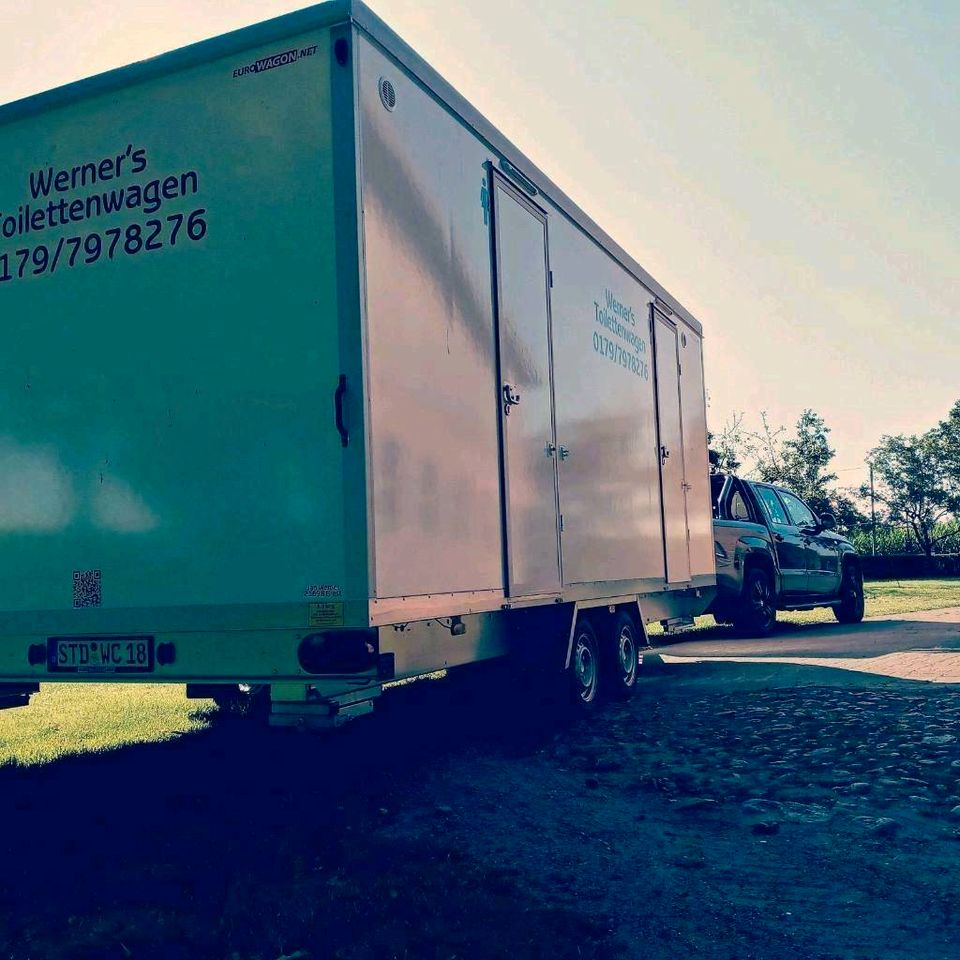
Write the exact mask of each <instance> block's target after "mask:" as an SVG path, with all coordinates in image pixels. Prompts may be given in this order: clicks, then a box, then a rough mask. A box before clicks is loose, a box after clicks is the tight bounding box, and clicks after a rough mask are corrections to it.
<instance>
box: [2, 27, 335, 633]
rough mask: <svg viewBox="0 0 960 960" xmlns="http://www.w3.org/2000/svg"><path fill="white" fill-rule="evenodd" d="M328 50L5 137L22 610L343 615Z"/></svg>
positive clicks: (6, 531)
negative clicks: (318, 606) (254, 606)
mask: <svg viewBox="0 0 960 960" xmlns="http://www.w3.org/2000/svg"><path fill="white" fill-rule="evenodd" d="M329 39H330V33H329V29H315V30H312V31H308V32H306V33H303V34H299V35H293V36H290V37H288V38H286V40H285V41H284V43H283V45H282V46H280V48H279V49H278V45H277V40H276V39H271V40H270V41H269V42H267V43H261V44H260V45H259V46H252V47H249V48H247V49H245V50H234V51H233V52H231V53H230V54H229V55H226V56H224V55H220V56H219V57H218V58H215V59H212V60H210V61H207V62H199V63H197V62H191V64H190V65H187V66H184V67H182V68H181V69H175V70H172V71H168V72H164V73H162V74H159V75H153V74H151V75H149V76H143V75H141V74H139V73H136V72H134V73H132V74H130V75H131V76H132V77H135V78H138V79H137V81H136V82H132V83H130V84H128V85H126V86H124V85H122V84H120V79H122V76H125V75H121V76H120V78H119V79H118V81H117V82H118V84H120V85H116V86H115V87H114V88H113V89H111V90H110V92H96V87H91V88H90V89H92V90H94V92H93V93H92V94H91V95H90V96H88V97H83V96H82V95H80V96H79V98H78V99H77V98H72V99H65V100H64V101H63V102H62V103H61V104H60V105H54V106H51V107H50V109H47V110H45V111H41V112H34V113H31V112H23V113H21V114H20V115H18V114H17V113H13V114H12V115H8V116H12V119H10V120H9V122H6V123H4V124H2V125H0V156H2V157H3V163H2V165H0V210H2V211H4V218H5V219H4V221H3V222H4V227H3V231H2V235H0V318H2V325H3V337H4V348H3V350H2V352H0V610H4V611H15V610H34V611H44V610H47V611H49V610H54V611H57V610H72V609H73V608H74V607H90V608H92V609H102V610H107V609H122V608H126V609H134V608H141V609H156V608H159V607H166V606H170V605H178V606H183V605H196V606H198V607H199V606H201V605H217V604H219V605H224V604H233V603H283V602H292V601H295V600H297V599H302V600H304V602H306V599H307V598H309V597H310V596H316V597H318V598H320V597H324V596H328V595H332V594H336V592H337V591H342V590H343V589H344V587H345V582H344V581H345V565H344V564H345V561H344V553H345V551H344V543H345V540H346V536H345V531H344V519H343V518H344V511H343V487H344V482H343V467H342V455H343V454H342V447H341V442H340V439H339V436H338V433H337V430H336V427H335V425H334V404H333V399H334V389H335V387H336V385H337V380H338V376H339V374H340V372H341V368H340V357H339V341H338V338H339V333H338V313H337V303H338V285H337V276H336V258H335V255H334V246H335V224H336V219H335V216H334V205H333V188H332V178H333V170H332V168H333V163H332V153H333V132H332V126H331V90H330V43H329ZM294 50H295V51H296V53H297V55H296V57H294V56H293V55H292V51H294ZM283 51H287V54H285V55H282V56H281V54H282V53H283ZM261 62H262V63H263V64H264V65H265V68H264V69H258V68H257V67H256V65H257V64H258V63H261ZM28 207H29V212H28V210H27V208H28ZM21 212H22V215H23V216H22V222H20V213H21ZM11 215H12V216H13V220H12V221H9V218H10V216H11ZM8 221H9V222H8ZM28 228H29V229H28ZM18 251H26V253H25V254H23V253H18ZM94 629H96V628H95V627H94Z"/></svg>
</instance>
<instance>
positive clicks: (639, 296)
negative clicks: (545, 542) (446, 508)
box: [550, 216, 663, 584]
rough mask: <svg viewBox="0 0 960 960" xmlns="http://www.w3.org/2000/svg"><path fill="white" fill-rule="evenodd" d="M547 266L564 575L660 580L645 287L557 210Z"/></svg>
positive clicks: (577, 579)
mask: <svg viewBox="0 0 960 960" xmlns="http://www.w3.org/2000/svg"><path fill="white" fill-rule="evenodd" d="M550 265H551V268H552V270H553V290H552V292H551V294H552V299H551V306H552V312H553V356H554V381H555V384H556V413H557V443H558V445H559V447H560V451H559V452H560V456H561V459H560V464H559V475H560V481H559V482H560V511H561V514H562V516H563V532H562V534H561V542H562V551H563V573H564V582H565V583H566V584H571V583H585V582H594V581H602V580H627V579H634V578H636V579H644V578H660V579H662V578H663V546H662V534H661V528H660V480H659V473H658V461H657V452H656V451H657V433H656V411H655V400H654V385H653V358H652V352H653V351H652V348H651V346H650V343H649V327H648V321H647V316H648V313H649V304H650V302H651V300H652V294H650V293H649V292H648V291H647V290H646V289H645V288H644V287H642V286H641V285H640V284H639V283H637V281H636V280H635V279H634V278H633V277H632V276H631V275H630V274H629V273H628V272H627V271H626V270H624V269H623V267H621V266H620V265H619V264H618V263H617V262H616V261H615V260H614V259H613V258H612V257H610V256H609V255H608V254H607V253H606V252H605V251H604V250H603V249H602V248H601V247H599V246H598V245H597V244H595V243H594V242H593V241H592V240H591V239H590V238H589V237H587V236H586V235H585V234H584V233H582V232H581V231H580V230H578V229H577V228H576V227H574V226H573V225H572V224H571V223H569V221H567V220H566V219H564V218H562V217H559V216H558V217H555V218H551V221H550Z"/></svg>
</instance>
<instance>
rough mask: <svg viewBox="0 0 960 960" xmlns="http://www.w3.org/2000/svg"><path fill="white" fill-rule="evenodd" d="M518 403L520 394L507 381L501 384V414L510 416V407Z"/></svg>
mask: <svg viewBox="0 0 960 960" xmlns="http://www.w3.org/2000/svg"><path fill="white" fill-rule="evenodd" d="M519 403H520V394H519V393H517V391H516V390H514V389H513V387H511V386H510V384H509V383H505V384H504V385H503V415H504V416H505V417H509V416H510V408H511V407H516V406H517V405H518V404H519Z"/></svg>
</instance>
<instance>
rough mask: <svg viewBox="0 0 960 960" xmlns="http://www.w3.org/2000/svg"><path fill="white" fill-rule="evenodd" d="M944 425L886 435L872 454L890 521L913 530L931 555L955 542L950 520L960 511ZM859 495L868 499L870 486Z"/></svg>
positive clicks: (878, 493)
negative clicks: (912, 433)
mask: <svg viewBox="0 0 960 960" xmlns="http://www.w3.org/2000/svg"><path fill="white" fill-rule="evenodd" d="M955 409H956V408H955ZM958 413H960V411H958ZM942 427H943V425H942V424H941V425H940V427H935V428H934V429H933V430H930V431H928V432H927V433H924V434H920V435H917V436H904V435H902V434H901V435H899V436H895V437H889V436H885V437H882V438H881V440H880V443H879V445H878V446H876V447H875V448H874V449H873V450H871V451H870V459H871V460H872V462H873V469H874V476H875V479H876V480H877V481H879V482H878V483H877V484H876V498H877V500H878V501H879V502H880V503H881V504H883V505H884V506H885V507H886V509H887V514H888V518H889V520H890V521H891V522H893V523H904V524H906V525H907V526H908V527H909V528H910V531H911V532H912V534H913V536H914V537H915V538H916V541H917V543H918V544H919V546H920V549H921V550H922V551H923V552H924V554H926V555H927V556H928V557H929V556H931V554H933V553H934V552H936V550H937V548H938V547H940V546H941V544H943V543H944V542H945V541H946V540H947V539H949V538H950V535H951V532H950V525H949V524H947V523H946V522H945V521H947V520H948V519H949V518H950V516H951V514H952V513H954V512H955V511H956V510H957V509H958V507H960V498H958V496H957V494H956V493H954V490H953V481H952V478H951V464H950V452H949V451H947V450H946V449H945V445H946V441H945V438H944V433H943V430H942ZM860 493H861V496H866V495H868V494H869V488H867V487H866V486H863V487H861V488H860Z"/></svg>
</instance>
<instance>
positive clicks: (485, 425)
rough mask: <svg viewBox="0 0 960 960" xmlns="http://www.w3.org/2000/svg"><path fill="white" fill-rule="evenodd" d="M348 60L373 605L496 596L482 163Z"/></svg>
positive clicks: (385, 76) (394, 75)
mask: <svg viewBox="0 0 960 960" xmlns="http://www.w3.org/2000/svg"><path fill="white" fill-rule="evenodd" d="M357 55H358V58H359V92H358V97H359V110H360V137H361V157H362V197H363V243H364V256H365V275H364V281H365V324H366V336H367V345H366V350H367V385H368V398H367V400H368V405H369V430H368V436H369V438H370V439H369V442H370V448H369V461H368V464H369V466H368V469H369V483H370V493H371V500H372V528H373V540H374V546H373V566H374V569H375V577H376V580H375V587H374V596H375V597H377V598H387V597H402V596H412V595H424V594H439V593H453V592H467V591H480V590H490V589H499V590H502V589H503V566H502V536H501V514H500V486H499V466H498V464H499V453H498V437H497V419H496V418H497V379H496V352H495V338H494V325H493V302H492V286H491V272H490V268H491V258H490V227H489V222H488V221H489V203H488V197H487V194H488V190H487V186H486V178H487V173H486V169H485V166H484V164H485V163H486V162H487V160H488V159H489V156H488V154H487V152H486V151H485V149H484V148H483V147H482V145H481V144H480V143H479V142H478V141H477V140H476V138H475V137H474V136H473V135H472V134H471V133H470V131H468V130H467V129H465V128H464V127H463V126H461V125H460V124H459V123H458V122H456V120H455V119H453V118H452V117H451V116H450V115H449V114H448V113H447V112H446V111H445V110H444V109H443V108H442V107H441V106H440V105H439V104H437V103H436V102H435V101H434V100H433V99H432V98H431V97H430V96H429V95H428V94H427V93H425V92H424V91H423V90H422V89H421V88H420V87H419V86H418V85H417V84H416V83H415V82H414V81H412V80H411V79H410V78H409V77H408V76H407V75H406V74H405V73H404V71H403V70H401V69H400V68H398V67H397V66H396V64H395V63H394V62H393V61H392V60H390V59H389V58H387V57H386V56H384V55H383V53H382V52H381V51H380V50H379V48H378V47H376V46H375V45H374V44H372V43H370V42H369V41H368V40H366V39H364V38H363V37H362V36H361V39H360V41H359V42H358V47H357ZM384 84H389V86H384Z"/></svg>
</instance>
